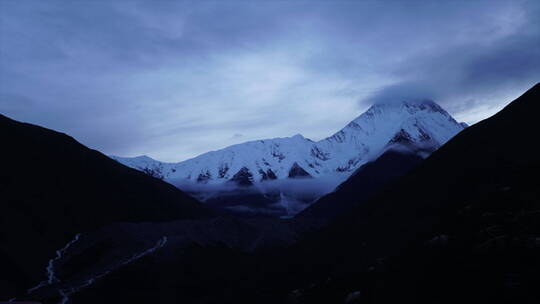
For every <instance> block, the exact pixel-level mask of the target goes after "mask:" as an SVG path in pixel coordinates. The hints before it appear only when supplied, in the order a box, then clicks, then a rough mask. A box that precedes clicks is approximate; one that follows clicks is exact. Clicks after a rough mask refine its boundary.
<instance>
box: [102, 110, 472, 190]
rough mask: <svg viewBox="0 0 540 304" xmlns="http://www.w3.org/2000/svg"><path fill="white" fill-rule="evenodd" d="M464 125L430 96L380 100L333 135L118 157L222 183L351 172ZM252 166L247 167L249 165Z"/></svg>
mask: <svg viewBox="0 0 540 304" xmlns="http://www.w3.org/2000/svg"><path fill="white" fill-rule="evenodd" d="M463 129H464V125H462V124H460V123H458V122H457V121H455V120H454V119H453V118H452V117H451V116H450V115H449V114H448V113H447V112H446V111H445V110H443V109H442V108H441V107H440V106H439V105H437V104H436V103H434V102H433V101H431V100H417V101H404V102H395V103H385V104H375V105H373V106H372V107H371V108H369V109H368V110H367V111H366V112H365V113H363V114H362V115H360V116H359V117H358V118H356V119H355V120H353V121H352V122H350V123H349V124H348V125H347V126H345V128H343V129H341V130H340V131H339V132H337V133H335V134H334V135H332V136H330V137H328V138H325V139H323V140H321V141H318V142H313V141H311V140H310V139H307V138H304V137H303V136H302V135H299V134H298V135H295V136H292V137H286V138H273V139H265V140H258V141H250V142H245V143H242V144H237V145H233V146H229V147H227V148H224V149H221V150H217V151H212V152H208V153H204V154H202V155H199V156H197V157H195V158H192V159H189V160H186V161H183V162H179V163H162V162H159V161H156V160H153V159H151V158H149V157H147V156H139V157H135V158H123V157H113V158H114V159H115V160H117V161H119V162H121V163H123V164H125V165H127V166H130V167H132V168H135V169H139V170H143V171H147V173H148V172H149V171H150V172H151V173H154V174H155V175H156V176H158V177H162V178H164V179H165V180H166V181H179V180H189V181H192V182H196V183H203V184H222V183H225V182H227V181H230V180H231V179H232V180H234V181H239V180H242V181H243V182H248V183H254V184H256V183H259V182H261V181H264V180H272V179H285V178H296V177H309V176H311V177H320V176H323V175H329V174H332V175H336V174H337V175H342V177H343V175H345V177H346V176H348V175H349V174H351V173H352V172H353V171H354V170H356V169H357V168H358V167H360V166H361V165H363V164H365V163H366V162H368V161H370V160H372V159H374V158H376V157H377V156H378V155H380V154H381V153H383V152H384V151H385V150H386V149H389V148H396V147H397V148H399V146H411V145H413V146H417V147H421V148H422V149H427V150H430V151H434V150H436V149H437V148H439V147H440V146H441V145H443V144H444V143H445V142H446V141H448V140H449V139H450V138H452V137H453V136H454V135H456V134H457V133H458V132H460V131H461V130H463ZM246 169H247V170H246Z"/></svg>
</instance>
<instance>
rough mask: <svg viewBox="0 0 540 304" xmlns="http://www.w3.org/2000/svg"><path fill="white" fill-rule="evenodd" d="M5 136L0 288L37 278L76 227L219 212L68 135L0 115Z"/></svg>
mask: <svg viewBox="0 0 540 304" xmlns="http://www.w3.org/2000/svg"><path fill="white" fill-rule="evenodd" d="M0 139H1V142H2V148H1V149H0V156H1V159H3V160H4V163H3V165H2V170H1V171H0V198H1V204H0V269H1V271H0V272H1V273H2V274H1V275H0V295H10V294H14V293H20V292H21V291H22V290H21V289H22V288H27V287H28V286H31V285H32V284H37V282H38V281H39V280H40V279H42V277H43V276H44V272H45V268H46V266H47V262H48V260H49V259H52V258H53V257H54V256H55V250H57V249H59V248H62V247H63V246H64V245H65V244H66V243H67V242H68V241H69V240H71V239H73V237H74V235H75V234H76V233H82V232H87V231H92V230H94V229H97V228H99V227H101V226H103V225H106V224H110V223H114V222H151V221H170V220H177V219H187V218H208V217H213V216H214V212H213V211H211V210H210V209H208V208H207V207H205V206H203V205H201V204H200V203H199V202H197V201H196V200H195V199H193V198H191V197H190V196H188V195H187V194H184V193H183V192H182V191H180V190H178V189H177V188H175V187H174V186H172V185H170V184H168V183H165V182H163V181H161V180H159V179H156V178H153V177H150V176H148V175H147V174H144V173H142V172H140V171H137V170H134V169H131V168H128V167H126V166H124V165H122V164H120V163H118V162H116V161H114V160H112V159H110V158H109V157H107V156H105V155H103V154H101V153H99V152H97V151H94V150H91V149H88V148H86V147H85V146H83V145H81V144H80V143H78V142H77V141H76V140H74V139H73V138H71V137H69V136H67V135H65V134H62V133H58V132H55V131H52V130H48V129H45V128H42V127H38V126H34V125H31V124H26V123H21V122H17V121H14V120H11V119H9V118H7V117H5V116H1V115H0Z"/></svg>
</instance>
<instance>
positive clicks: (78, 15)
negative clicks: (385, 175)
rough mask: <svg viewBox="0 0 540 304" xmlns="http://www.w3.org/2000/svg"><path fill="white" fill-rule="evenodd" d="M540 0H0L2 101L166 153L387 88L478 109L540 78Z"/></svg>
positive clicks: (350, 110)
mask: <svg viewBox="0 0 540 304" xmlns="http://www.w3.org/2000/svg"><path fill="white" fill-rule="evenodd" d="M539 3H540V1H516V0H512V1H494V0H489V1H472V0H470V1H469V0H467V1H431V2H430V1H428V0H422V1H417V2H414V1H397V0H396V1H283V2H279V1H200V0H199V1H182V2H181V1H155V0H153V1H129V0H117V1H105V0H103V1H99V0H94V1H90V0H66V1H50V0H48V1H42V0H36V1H32V0H0V113H2V114H4V115H7V116H10V117H12V118H14V119H17V120H22V121H26V122H31V123H35V124H39V125H42V126H45V127H48V128H51V129H55V130H59V131H62V132H66V133H68V134H70V135H72V136H73V137H75V138H76V139H77V140H79V141H80V142H82V143H83V144H85V145H87V146H89V147H91V148H94V149H98V150H100V151H102V152H104V153H107V154H115V155H120V156H136V155H142V154H146V155H149V156H151V157H154V158H156V159H159V160H164V161H180V160H184V159H187V158H190V157H193V156H196V155H198V154H200V153H203V152H206V151H209V150H216V149H219V148H223V147H225V146H228V145H231V144H234V143H240V142H243V141H247V140H254V139H262V138H272V137H284V136H292V135H294V134H296V133H301V134H303V135H304V136H306V137H309V138H311V139H314V140H318V139H321V138H324V137H326V136H329V135H331V134H332V133H334V132H336V131H337V130H339V129H340V128H342V127H343V126H345V125H346V124H347V123H348V122H349V121H350V120H352V119H354V118H355V117H356V116H358V115H359V114H361V113H362V112H363V111H365V110H366V109H367V108H368V107H369V106H370V105H371V104H372V103H373V102H375V101H378V100H394V99H402V98H432V99H434V100H435V101H436V102H438V103H439V104H441V105H442V106H443V107H444V108H446V109H447V110H448V111H449V112H450V113H451V114H452V115H454V117H455V118H456V119H458V120H460V121H465V122H467V123H475V122H477V121H479V120H481V119H484V118H486V117H488V116H490V115H492V114H493V113H495V112H497V111H498V110H500V109H501V108H502V107H503V106H504V105H506V104H507V103H508V102H510V101H511V99H513V98H515V97H517V96H518V95H520V94H521V93H522V92H524V91H525V90H526V89H527V88H529V87H531V86H532V85H533V84H534V83H536V82H538V81H540V5H539Z"/></svg>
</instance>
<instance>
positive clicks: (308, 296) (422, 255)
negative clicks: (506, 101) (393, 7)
mask: <svg viewBox="0 0 540 304" xmlns="http://www.w3.org/2000/svg"><path fill="white" fill-rule="evenodd" d="M539 112H540V84H537V85H536V86H534V87H533V88H531V89H530V90H529V91H527V92H526V93H525V94H524V95H522V96H521V97H519V98H518V99H516V100H515V101H513V102H512V103H511V104H510V105H508V106H507V107H506V108H505V109H504V110H502V111H501V112H499V113H498V114H496V115H494V116H493V117H491V118H489V119H486V120H484V121H482V122H480V123H478V124H476V125H474V126H472V127H470V128H468V129H466V130H464V131H462V132H461V133H460V134H458V135H457V136H456V137H454V138H453V139H452V140H450V141H449V142H448V143H447V144H446V145H444V146H443V147H442V148H440V149H439V150H438V151H436V152H435V153H433V154H432V155H431V156H430V157H429V158H428V159H427V160H426V161H424V162H423V163H421V164H420V165H419V166H418V167H416V168H415V169H413V170H412V172H411V173H409V174H407V175H406V176H405V177H403V178H401V179H400V180H399V181H398V182H396V183H394V184H392V185H390V186H388V187H386V188H384V189H383V191H381V192H380V193H379V194H378V195H376V196H374V197H373V198H372V199H370V200H369V201H367V202H364V203H362V204H360V205H359V206H357V207H356V208H355V209H353V210H351V211H350V212H348V213H347V214H346V215H344V216H342V217H340V218H338V219H337V220H336V221H334V222H333V223H332V224H331V225H330V226H329V227H328V228H327V229H325V230H324V231H322V232H321V233H320V234H316V235H313V236H312V238H311V239H308V240H305V241H304V242H302V243H300V244H299V245H298V246H297V248H296V250H297V251H296V253H295V254H296V257H295V258H292V259H291V260H292V261H293V262H291V264H290V265H289V267H290V268H292V269H294V271H291V272H293V273H295V274H297V275H298V276H297V277H296V278H294V279H291V282H294V281H296V282H298V284H299V285H298V287H302V284H305V285H303V286H309V285H311V284H315V285H311V286H312V287H311V288H307V289H305V290H303V291H302V293H301V295H300V296H299V300H300V301H301V302H307V303H311V302H323V303H324V302H332V301H343V299H344V297H345V296H346V294H347V293H348V292H350V291H352V290H355V289H357V290H359V291H361V293H362V297H361V300H362V303H364V302H370V303H386V302H389V303H395V301H396V300H398V299H399V300H405V301H406V302H407V301H413V302H416V303H421V302H424V303H435V302H437V303H447V302H448V303H450V302H454V301H456V300H458V301H469V300H476V301H481V302H488V301H492V302H498V303H505V302H515V301H518V302H531V303H534V302H535V301H537V300H538V299H539V297H538V290H537V289H536V288H535V287H534V286H536V287H537V283H538V281H537V275H538V273H539V272H540V265H539V258H538V257H539V256H540V251H539V247H540V242H539V240H540V185H539V182H538V172H539V170H540V155H539V152H538V143H537V141H538V134H539V133H540V125H539V123H538V121H537V117H538V113H539ZM328 278H332V279H331V280H328ZM332 280H333V281H332ZM300 282H303V283H300Z"/></svg>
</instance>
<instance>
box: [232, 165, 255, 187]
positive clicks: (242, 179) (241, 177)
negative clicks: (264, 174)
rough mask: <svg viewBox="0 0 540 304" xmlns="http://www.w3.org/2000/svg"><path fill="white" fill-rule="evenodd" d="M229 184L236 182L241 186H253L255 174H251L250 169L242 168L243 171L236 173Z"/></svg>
mask: <svg viewBox="0 0 540 304" xmlns="http://www.w3.org/2000/svg"><path fill="white" fill-rule="evenodd" d="M229 182H234V183H236V184H237V185H239V186H252V185H253V174H251V172H250V171H249V169H248V168H246V167H242V169H240V170H239V171H238V172H236V174H235V175H234V176H233V177H232V178H231V179H230V180H229Z"/></svg>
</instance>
